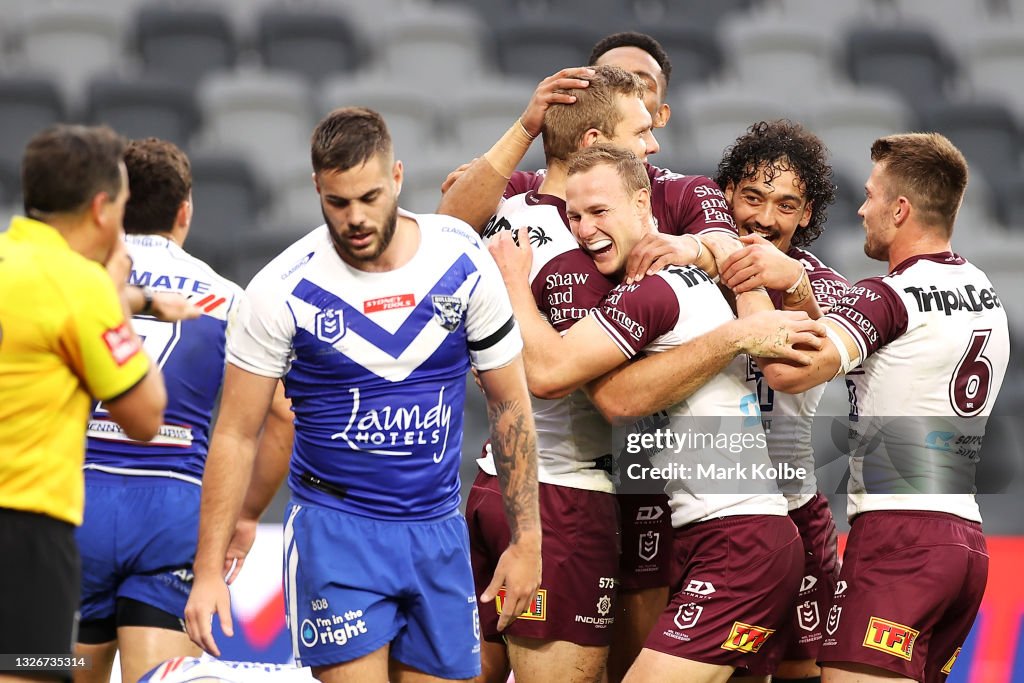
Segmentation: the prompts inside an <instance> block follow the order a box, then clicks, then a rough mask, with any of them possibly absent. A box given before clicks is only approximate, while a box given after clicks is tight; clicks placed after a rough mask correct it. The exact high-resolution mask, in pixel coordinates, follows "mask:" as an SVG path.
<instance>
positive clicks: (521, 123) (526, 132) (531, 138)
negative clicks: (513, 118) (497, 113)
mask: <svg viewBox="0 0 1024 683" xmlns="http://www.w3.org/2000/svg"><path fill="white" fill-rule="evenodd" d="M517 120H518V121H519V127H520V128H522V129H523V133H525V134H526V137H528V138H530V140H536V139H537V136H536V135H531V134H530V131H528V130H526V125H525V124H524V123H523V117H522V116H520V117H519V118H518V119H517Z"/></svg>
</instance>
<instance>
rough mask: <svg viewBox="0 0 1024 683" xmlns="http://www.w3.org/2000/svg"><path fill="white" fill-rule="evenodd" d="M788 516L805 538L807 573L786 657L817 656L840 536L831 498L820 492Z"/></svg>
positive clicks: (836, 568)
mask: <svg viewBox="0 0 1024 683" xmlns="http://www.w3.org/2000/svg"><path fill="white" fill-rule="evenodd" d="M789 518H790V519H792V520H793V523H794V524H796V528H797V531H799V532H800V540H801V541H803V545H804V576H803V579H802V580H801V581H800V594H799V595H798V596H797V600H796V614H795V616H794V619H793V626H792V628H791V629H790V634H791V638H790V641H789V647H788V648H787V649H786V654H785V656H784V659H787V660H790V661H799V660H803V659H817V658H818V650H820V649H821V642H822V640H824V638H825V617H826V616H828V611H829V608H831V607H832V594H833V593H834V592H835V590H836V581H838V580H839V538H838V536H837V535H836V523H835V520H834V519H833V518H832V510H831V509H829V506H828V499H827V498H825V496H824V495H823V494H821V493H820V492H819V493H817V494H815V496H814V498H811V499H810V500H809V501H807V502H806V503H804V504H803V505H801V506H800V507H798V508H797V509H795V510H790V511H789Z"/></svg>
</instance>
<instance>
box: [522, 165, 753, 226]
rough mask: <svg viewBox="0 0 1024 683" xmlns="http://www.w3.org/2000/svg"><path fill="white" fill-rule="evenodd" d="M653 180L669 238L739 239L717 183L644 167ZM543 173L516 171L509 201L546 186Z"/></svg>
mask: <svg viewBox="0 0 1024 683" xmlns="http://www.w3.org/2000/svg"><path fill="white" fill-rule="evenodd" d="M644 166H646V168H647V175H648V177H649V178H650V179H651V213H652V214H654V223H655V225H656V226H657V228H658V231H659V232H663V233H665V234H666V235H683V234H691V235H698V234H701V233H710V232H728V233H729V234H731V235H736V234H737V233H736V223H735V222H733V219H732V214H731V213H730V212H729V205H728V204H726V202H725V195H724V194H722V190H721V189H720V188H719V187H718V185H716V184H715V182H714V181H713V180H711V179H710V178H708V177H706V176H702V175H682V174H680V173H673V172H672V171H669V170H668V169H664V168H658V167H657V166H652V165H651V164H644ZM544 173H545V171H544V170H543V169H542V170H540V171H535V172H533V173H529V172H526V171H516V172H515V173H513V174H512V177H511V178H510V179H509V181H508V185H507V186H506V188H505V197H506V198H508V197H512V196H514V195H517V194H522V193H524V192H527V191H528V190H537V189H539V188H540V185H541V183H542V182H544Z"/></svg>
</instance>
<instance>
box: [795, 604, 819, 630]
mask: <svg viewBox="0 0 1024 683" xmlns="http://www.w3.org/2000/svg"><path fill="white" fill-rule="evenodd" d="M796 621H797V623H798V624H800V628H802V629H803V630H805V631H813V630H814V629H816V628H818V624H820V623H821V613H820V612H818V601H817V600H804V603H803V604H802V605H797V607H796Z"/></svg>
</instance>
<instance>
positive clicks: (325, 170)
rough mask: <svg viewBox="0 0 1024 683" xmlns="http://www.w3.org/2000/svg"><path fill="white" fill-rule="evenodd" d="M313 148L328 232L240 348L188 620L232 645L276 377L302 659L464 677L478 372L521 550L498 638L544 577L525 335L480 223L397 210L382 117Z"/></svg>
mask: <svg viewBox="0 0 1024 683" xmlns="http://www.w3.org/2000/svg"><path fill="white" fill-rule="evenodd" d="M312 147H313V149H312V158H313V170H314V173H313V179H314V183H315V186H316V189H317V192H318V194H319V196H320V205H321V210H322V211H323V214H324V219H325V225H322V226H320V227H319V228H317V229H315V230H313V231H312V232H311V233H309V234H308V235H306V236H305V237H303V238H301V239H300V240H298V241H297V242H296V243H295V244H293V245H292V246H290V247H289V248H288V249H286V250H285V251H284V252H283V253H282V254H281V255H280V256H278V257H277V258H275V259H274V260H273V261H271V263H270V264H269V265H267V266H266V267H265V268H264V269H263V270H262V271H261V272H260V273H259V274H257V276H256V277H255V278H254V279H253V281H252V283H250V285H249V288H248V297H247V299H246V301H245V303H244V304H243V307H242V311H241V313H240V325H239V334H238V335H236V336H234V337H232V339H231V340H230V342H229V349H228V361H229V364H228V370H227V376H226V380H225V388H224V400H223V405H222V409H221V414H220V418H219V421H218V425H217V430H216V432H215V434H214V439H213V444H212V447H211V451H210V459H209V463H208V466H207V468H206V473H205V475H204V480H203V482H204V491H203V501H202V514H201V522H200V535H199V549H198V552H197V556H196V563H195V572H196V578H195V586H194V589H193V591H192V596H191V598H190V601H189V606H188V607H187V608H186V625H187V628H188V631H189V634H190V635H191V637H192V639H193V640H194V641H195V642H196V643H197V644H200V645H201V646H202V647H203V648H204V649H206V650H207V651H208V652H210V653H212V654H214V655H218V654H219V650H218V648H217V645H216V643H215V642H214V640H213V638H212V636H211V629H210V626H211V620H212V616H213V614H214V613H216V614H219V615H220V619H221V624H222V626H223V627H224V630H225V633H226V634H228V635H231V633H232V626H231V622H230V611H229V610H230V607H229V600H230V598H229V594H228V591H227V586H226V585H225V583H224V578H223V564H224V559H225V557H226V553H227V550H228V545H229V539H230V537H231V534H232V531H233V529H234V526H235V521H236V519H237V517H238V515H239V510H240V508H241V506H242V501H243V497H244V496H245V492H246V489H245V484H246V482H248V480H249V473H250V471H251V470H252V468H253V461H254V459H255V444H256V439H257V437H258V435H259V430H260V427H261V425H262V423H263V419H264V416H265V415H266V412H267V409H268V407H269V406H270V402H271V395H272V393H273V390H274V386H275V384H276V383H277V380H278V378H281V377H283V378H284V383H285V389H286V393H287V395H288V397H289V398H290V399H291V401H292V407H293V410H294V412H295V445H294V450H293V453H292V456H291V466H290V472H289V478H288V481H289V487H290V489H291V491H292V501H291V505H290V506H289V508H288V510H287V513H286V525H285V603H286V609H287V618H288V625H289V629H290V631H291V639H292V648H293V653H294V655H295V659H296V661H297V663H298V664H299V665H300V666H310V667H311V668H312V670H313V674H314V676H315V677H316V678H317V679H319V680H321V681H330V682H331V683H335V682H338V681H366V680H387V679H389V678H390V680H391V681H403V680H411V679H415V680H417V681H422V680H452V679H459V680H461V679H469V678H472V677H474V676H476V675H478V674H479V672H480V642H479V623H478V616H477V615H478V612H477V604H476V594H475V591H474V586H473V578H472V575H471V571H470V564H469V548H468V539H467V530H466V523H465V521H464V519H463V518H462V516H461V514H460V513H459V478H458V470H459V461H460V459H461V446H462V414H463V403H464V391H465V377H466V373H467V372H468V371H469V369H470V368H471V367H472V368H474V369H475V370H476V371H477V372H478V374H479V378H480V383H481V385H482V387H483V389H484V392H485V394H486V396H487V402H488V412H489V417H490V421H491V425H492V429H491V434H492V442H493V446H494V450H495V461H496V464H497V469H498V472H499V476H500V478H501V480H502V489H503V495H504V498H505V510H506V513H507V516H508V522H509V526H510V527H511V530H512V539H513V540H512V543H511V544H510V546H509V548H508V550H507V551H506V552H505V554H504V555H503V557H502V559H501V561H500V562H499V564H498V567H497V569H496V571H495V576H494V579H493V581H492V583H491V585H490V586H489V587H488V589H487V590H486V591H485V592H484V594H483V596H482V599H483V600H491V599H493V598H494V596H495V595H496V594H497V593H498V590H499V589H500V588H502V586H503V587H504V595H505V598H504V599H505V600H506V605H507V606H508V607H507V610H506V612H505V615H503V622H502V624H501V627H502V628H504V627H505V625H507V623H509V622H511V621H512V619H513V618H514V617H515V615H518V614H522V612H523V611H524V610H525V609H526V608H527V607H528V603H529V600H530V599H531V598H532V597H533V596H534V595H535V593H536V589H537V586H538V583H539V581H540V521H539V513H538V507H537V461H536V436H535V433H534V428H533V419H532V416H531V413H530V409H529V395H528V393H527V390H526V380H525V375H524V372H523V367H522V362H521V359H520V350H521V348H522V340H521V338H520V336H519V331H518V328H517V326H516V323H515V319H514V318H513V316H512V308H511V305H510V304H509V301H508V295H507V293H506V292H505V288H504V286H503V284H502V280H501V277H500V275H499V273H498V271H497V267H496V266H495V264H494V262H493V260H492V259H491V257H490V255H489V254H488V253H487V251H486V249H484V248H483V245H482V243H481V242H480V239H479V237H477V235H476V234H475V233H474V232H473V231H472V229H470V228H469V227H468V226H466V225H465V224H464V223H462V222H461V221H459V220H457V219H453V218H450V217H447V216H436V215H416V214H411V213H408V212H406V211H402V210H401V209H399V208H398V193H399V191H400V189H401V184H402V175H403V169H402V164H401V162H399V161H395V159H394V155H393V151H392V146H391V139H390V136H389V134H388V132H387V128H386V126H385V124H384V121H383V120H382V119H381V117H380V116H379V115H378V114H377V113H376V112H373V111H370V110H368V109H363V108H345V109H338V110H335V111H334V112H331V113H330V114H329V115H328V116H327V117H326V118H325V119H324V120H323V121H321V122H320V124H319V125H318V126H317V128H316V130H315V131H314V133H313V144H312Z"/></svg>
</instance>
